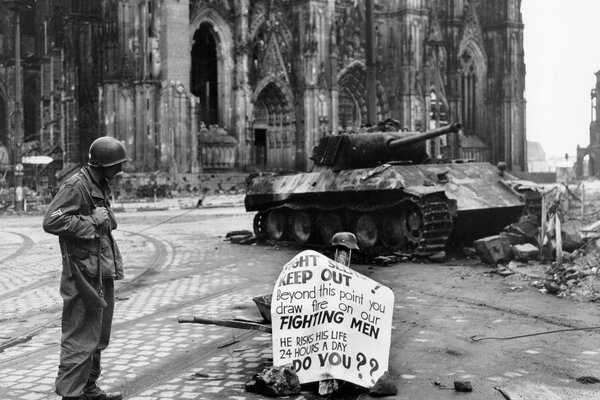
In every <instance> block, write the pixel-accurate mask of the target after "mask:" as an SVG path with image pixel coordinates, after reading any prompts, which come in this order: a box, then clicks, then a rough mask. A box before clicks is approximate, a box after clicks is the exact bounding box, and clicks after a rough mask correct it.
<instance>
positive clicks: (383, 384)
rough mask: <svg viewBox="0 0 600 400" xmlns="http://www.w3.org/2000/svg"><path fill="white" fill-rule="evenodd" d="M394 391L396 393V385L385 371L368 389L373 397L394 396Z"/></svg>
mask: <svg viewBox="0 0 600 400" xmlns="http://www.w3.org/2000/svg"><path fill="white" fill-rule="evenodd" d="M396 393H398V387H397V386H396V383H394V380H393V379H392V378H391V376H390V374H389V372H387V371H386V373H385V374H383V375H381V377H380V378H379V379H377V382H375V385H373V387H372V388H371V389H370V390H369V394H370V395H371V396H373V397H384V396H395V395H396Z"/></svg>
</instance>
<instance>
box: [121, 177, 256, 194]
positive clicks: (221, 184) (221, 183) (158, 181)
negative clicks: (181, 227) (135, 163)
mask: <svg viewBox="0 0 600 400" xmlns="http://www.w3.org/2000/svg"><path fill="white" fill-rule="evenodd" d="M246 178H247V174H243V173H235V172H231V173H229V172H219V173H206V172H205V173H202V174H174V175H170V174H167V173H164V172H158V173H123V176H122V177H121V178H120V179H119V181H118V182H116V183H115V184H114V185H113V188H114V193H115V198H119V199H121V200H131V199H141V198H152V197H154V193H156V197H157V198H164V197H169V198H171V197H189V196H199V197H205V196H212V195H217V194H243V193H245V190H246ZM155 190H156V192H155Z"/></svg>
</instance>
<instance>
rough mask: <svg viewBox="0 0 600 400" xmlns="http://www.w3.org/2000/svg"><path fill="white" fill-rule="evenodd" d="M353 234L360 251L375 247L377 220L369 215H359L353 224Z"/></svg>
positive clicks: (377, 229) (377, 234)
mask: <svg viewBox="0 0 600 400" xmlns="http://www.w3.org/2000/svg"><path fill="white" fill-rule="evenodd" d="M354 232H355V234H356V240H358V247H359V248H360V249H361V250H363V249H370V248H372V247H375V245H376V244H377V240H378V239H379V228H378V227H377V220H376V219H375V217H373V216H372V215H370V214H361V215H359V217H358V218H357V219H356V222H355V224H354Z"/></svg>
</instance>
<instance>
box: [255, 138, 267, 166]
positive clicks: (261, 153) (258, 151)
mask: <svg viewBox="0 0 600 400" xmlns="http://www.w3.org/2000/svg"><path fill="white" fill-rule="evenodd" d="M254 159H255V160H256V161H255V162H256V166H257V167H259V168H264V167H265V166H266V165H267V130H266V129H254Z"/></svg>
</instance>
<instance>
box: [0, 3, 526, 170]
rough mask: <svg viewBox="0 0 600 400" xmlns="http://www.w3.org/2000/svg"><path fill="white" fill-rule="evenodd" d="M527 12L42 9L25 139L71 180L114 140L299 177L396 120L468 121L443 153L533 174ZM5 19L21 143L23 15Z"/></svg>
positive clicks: (197, 166) (135, 6)
mask: <svg viewBox="0 0 600 400" xmlns="http://www.w3.org/2000/svg"><path fill="white" fill-rule="evenodd" d="M12 1H15V0H12ZM5 2H6V0H5ZM520 4H521V1H520V0H486V1H479V0H385V1H383V0H372V2H371V0H369V1H354V0H336V1H334V0H277V1H274V0H86V1H75V0H38V1H36V2H35V5H34V6H33V8H34V10H32V12H31V13H30V14H31V16H30V17H27V18H32V19H34V20H35V21H36V22H35V24H27V28H25V25H24V24H22V28H21V29H22V30H24V32H23V36H22V37H21V41H22V42H23V47H25V48H26V50H25V52H24V53H23V56H22V57H23V59H24V60H29V58H28V54H29V53H28V52H29V51H30V52H31V54H32V56H31V63H28V62H25V63H24V64H23V65H22V68H23V71H24V80H23V88H24V89H23V100H22V101H23V109H24V114H25V115H26V116H27V118H25V127H24V136H25V137H29V138H31V137H35V138H36V139H37V140H39V142H40V149H43V151H49V150H51V149H52V148H53V145H54V146H57V147H58V149H59V151H60V152H61V153H60V154H61V159H62V161H63V162H64V164H63V165H62V166H61V169H62V171H63V172H64V171H66V170H68V169H69V168H70V166H75V165H79V164H81V163H82V162H85V161H86V159H87V148H88V146H89V144H90V143H91V141H92V140H93V139H94V138H96V137H98V136H100V135H111V136H115V137H117V138H119V139H122V140H123V141H124V142H125V144H126V146H127V148H128V149H129V151H130V153H131V155H132V158H133V159H134V162H133V163H131V164H130V165H129V166H128V168H129V170H130V171H136V172H148V171H156V170H162V171H166V172H169V173H170V174H185V173H198V172H202V171H219V170H237V171H249V170H270V171H291V170H309V169H310V168H311V166H312V164H311V160H310V155H311V153H312V148H313V147H314V145H315V143H316V142H317V141H318V139H319V138H320V137H322V136H323V135H328V134H336V133H338V132H340V131H356V130H358V129H360V127H361V126H363V125H365V124H366V123H368V122H377V121H380V120H384V119H386V118H393V119H396V120H398V121H399V122H400V124H401V125H402V126H403V127H404V128H405V129H408V130H426V129H429V128H432V127H436V126H439V125H442V124H445V123H447V122H450V121H461V122H462V123H463V124H464V126H465V129H464V133H463V134H461V137H460V141H459V142H454V143H458V144H459V145H460V148H456V144H455V145H454V146H455V148H454V149H452V146H451V144H452V143H449V142H448V141H446V139H434V140H431V141H430V143H429V151H430V154H431V155H432V156H434V157H436V156H450V155H451V154H450V153H451V152H452V153H454V155H458V156H459V157H461V158H469V159H477V160H487V161H491V162H498V161H506V162H507V164H508V165H509V167H510V168H512V169H513V170H517V171H518V170H526V154H525V143H526V137H525V99H524V98H523V95H524V80H525V65H524V59H523V29H524V27H523V23H522V19H521V12H520ZM370 5H372V12H368V11H369V10H371V8H370ZM4 8H8V6H7V7H4ZM2 18H3V21H2V24H1V28H0V29H2V31H1V32H0V38H1V39H0V43H1V46H2V47H0V55H1V56H2V57H3V58H2V60H4V62H3V63H2V64H0V141H2V142H7V141H8V142H10V139H8V137H10V136H11V134H10V133H9V132H10V115H11V110H12V107H13V105H14V104H15V98H14V95H13V93H14V87H13V86H14V82H13V79H12V78H11V76H13V75H14V61H12V63H11V60H14V55H12V54H13V47H12V46H11V43H13V42H14V37H12V36H13V33H12V32H11V31H10V29H12V28H8V27H13V26H14V24H7V23H6V22H10V21H12V19H14V15H13V14H12V12H11V11H3V13H2ZM367 37H368V38H369V40H368V41H367ZM367 51H372V54H374V57H373V58H372V59H370V60H367ZM369 74H374V77H373V76H372V77H373V80H372V82H375V84H374V85H370V86H369V87H367V86H368V85H367V77H368V75H369ZM369 98H370V99H371V101H374V102H375V104H376V107H375V108H374V110H375V113H376V115H375V117H374V119H375V121H369V116H368V115H367V110H368V107H367V105H368V99H369ZM31 116H33V117H31ZM452 150H454V151H452Z"/></svg>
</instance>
